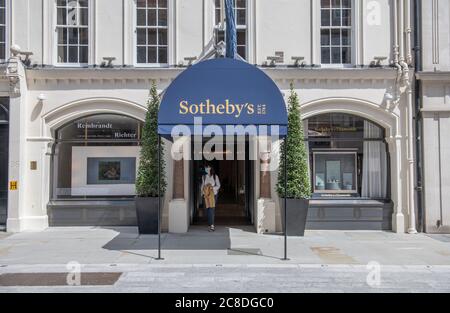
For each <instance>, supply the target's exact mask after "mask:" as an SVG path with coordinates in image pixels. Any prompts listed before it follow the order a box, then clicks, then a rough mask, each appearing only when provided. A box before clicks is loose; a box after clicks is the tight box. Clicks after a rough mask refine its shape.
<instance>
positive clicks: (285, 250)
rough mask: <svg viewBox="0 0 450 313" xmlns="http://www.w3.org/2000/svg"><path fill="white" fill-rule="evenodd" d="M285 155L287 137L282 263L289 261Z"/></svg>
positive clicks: (285, 170)
mask: <svg viewBox="0 0 450 313" xmlns="http://www.w3.org/2000/svg"><path fill="white" fill-rule="evenodd" d="M287 153H288V137H287V135H286V139H285V141H284V258H283V261H289V259H288V257H287V230H288V228H287Z"/></svg>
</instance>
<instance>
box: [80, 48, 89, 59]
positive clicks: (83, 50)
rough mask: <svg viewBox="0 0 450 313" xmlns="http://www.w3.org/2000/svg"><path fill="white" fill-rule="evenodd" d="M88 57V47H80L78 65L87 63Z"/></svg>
mask: <svg viewBox="0 0 450 313" xmlns="http://www.w3.org/2000/svg"><path fill="white" fill-rule="evenodd" d="M88 55H89V51H88V47H87V46H81V47H80V60H79V63H88Z"/></svg>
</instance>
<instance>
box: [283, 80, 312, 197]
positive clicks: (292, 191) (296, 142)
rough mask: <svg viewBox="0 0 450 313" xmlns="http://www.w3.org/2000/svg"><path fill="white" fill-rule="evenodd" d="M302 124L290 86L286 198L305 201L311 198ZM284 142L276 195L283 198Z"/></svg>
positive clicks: (296, 98) (295, 95) (295, 94)
mask: <svg viewBox="0 0 450 313" xmlns="http://www.w3.org/2000/svg"><path fill="white" fill-rule="evenodd" d="M304 138H305V137H304V134H303V123H302V118H301V114H300V103H299V99H298V95H297V93H296V92H295V90H294V86H293V84H291V94H290V96H289V100H288V137H287V139H286V140H287V144H288V153H287V198H290V199H302V198H303V199H306V198H309V197H311V181H310V177H309V167H308V163H309V156H308V153H307V150H306V147H305V141H304ZM286 140H284V141H283V142H282V144H281V153H280V167H279V175H278V184H277V191H278V195H279V196H280V197H282V198H284V196H285V194H284V190H285V189H284V168H285V166H286V164H284V160H285V157H284V156H285V154H286Z"/></svg>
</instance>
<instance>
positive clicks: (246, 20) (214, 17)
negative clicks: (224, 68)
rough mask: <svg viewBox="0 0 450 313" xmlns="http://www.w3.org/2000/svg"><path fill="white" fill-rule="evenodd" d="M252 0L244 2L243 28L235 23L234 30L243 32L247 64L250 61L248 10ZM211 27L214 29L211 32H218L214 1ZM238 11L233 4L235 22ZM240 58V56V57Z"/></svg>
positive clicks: (214, 3)
mask: <svg viewBox="0 0 450 313" xmlns="http://www.w3.org/2000/svg"><path fill="white" fill-rule="evenodd" d="M251 1H252V0H245V2H246V6H245V26H244V25H238V24H237V23H236V30H237V31H239V30H245V60H246V61H247V62H249V60H250V49H249V43H250V40H249V34H250V31H249V21H250V13H249V12H250V11H251V10H250V9H251V7H250V6H251V3H250V2H251ZM213 8H214V9H213V25H214V29H213V32H214V33H216V32H217V31H218V29H219V26H220V25H219V24H217V22H216V10H217V6H216V1H215V0H214V2H213ZM237 10H238V9H237V8H236V2H235V7H234V11H235V19H236V20H237V14H236V11H237ZM241 57H242V56H241Z"/></svg>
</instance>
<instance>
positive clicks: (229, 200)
mask: <svg viewBox="0 0 450 313" xmlns="http://www.w3.org/2000/svg"><path fill="white" fill-rule="evenodd" d="M238 147H240V149H239V148H238ZM219 150H220V151H219ZM233 150H234V151H233ZM212 153H213V154H214V155H215V159H214V160H211V161H208V160H209V159H210V158H208V159H206V158H205V157H204V156H203V158H202V160H195V158H194V175H193V180H194V182H193V185H194V212H193V213H194V214H193V216H194V219H193V222H194V224H195V225H206V224H207V219H206V210H205V208H204V206H203V199H202V194H201V183H202V177H203V175H204V167H205V165H206V164H210V165H211V166H213V167H214V169H215V171H216V173H217V175H218V176H219V179H220V184H221V188H220V192H219V198H218V203H217V206H216V220H215V224H216V225H222V226H239V225H251V224H252V212H251V209H250V208H251V203H250V200H249V199H250V198H251V190H252V189H251V177H250V170H251V164H252V162H250V161H249V160H248V157H246V156H248V141H246V142H245V143H241V144H239V145H238V144H237V143H236V144H235V145H234V149H226V148H225V147H224V148H223V149H221V148H220V147H218V146H215V147H213V149H212ZM243 154H245V155H243Z"/></svg>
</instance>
